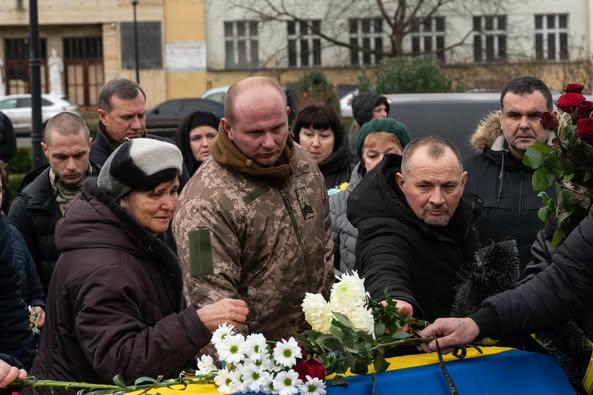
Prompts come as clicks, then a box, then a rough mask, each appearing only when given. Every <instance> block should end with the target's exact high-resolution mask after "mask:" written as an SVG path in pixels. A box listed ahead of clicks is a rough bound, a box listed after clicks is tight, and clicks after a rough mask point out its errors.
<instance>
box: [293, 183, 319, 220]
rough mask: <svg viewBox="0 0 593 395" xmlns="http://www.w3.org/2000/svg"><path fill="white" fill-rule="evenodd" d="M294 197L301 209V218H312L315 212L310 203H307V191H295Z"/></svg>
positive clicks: (303, 189) (301, 189) (300, 189)
mask: <svg viewBox="0 0 593 395" xmlns="http://www.w3.org/2000/svg"><path fill="white" fill-rule="evenodd" d="M296 195H297V200H298V201H299V206H300V207H301V213H302V214H303V218H305V219H311V218H313V217H314V216H315V212H314V211H313V207H312V206H311V202H309V195H307V191H306V190H305V188H299V189H297V190H296Z"/></svg>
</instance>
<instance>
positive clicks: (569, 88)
mask: <svg viewBox="0 0 593 395" xmlns="http://www.w3.org/2000/svg"><path fill="white" fill-rule="evenodd" d="M583 88H584V86H583V85H581V84H568V85H566V88H564V92H566V93H568V92H572V93H583Z"/></svg>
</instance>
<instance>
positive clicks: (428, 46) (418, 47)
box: [411, 16, 445, 62]
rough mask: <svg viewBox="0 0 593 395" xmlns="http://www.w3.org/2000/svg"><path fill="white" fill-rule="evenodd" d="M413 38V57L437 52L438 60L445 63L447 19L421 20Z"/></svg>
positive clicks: (438, 17)
mask: <svg viewBox="0 0 593 395" xmlns="http://www.w3.org/2000/svg"><path fill="white" fill-rule="evenodd" d="M411 36H412V54H413V55H420V54H423V53H430V52H436V57H437V59H439V60H440V61H441V62H444V61H445V51H444V50H445V17H443V16H437V17H430V18H419V19H418V20H417V23H416V26H415V28H414V29H413V30H412V34H411Z"/></svg>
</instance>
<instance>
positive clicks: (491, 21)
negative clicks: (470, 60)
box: [474, 15, 507, 62]
mask: <svg viewBox="0 0 593 395" xmlns="http://www.w3.org/2000/svg"><path fill="white" fill-rule="evenodd" d="M506 30H507V17H506V15H484V16H474V62H494V61H497V60H505V59H506V56H507V31H506Z"/></svg>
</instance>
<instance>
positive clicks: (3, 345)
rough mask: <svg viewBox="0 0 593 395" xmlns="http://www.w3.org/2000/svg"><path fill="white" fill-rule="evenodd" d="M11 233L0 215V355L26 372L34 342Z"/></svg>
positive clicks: (31, 360)
mask: <svg viewBox="0 0 593 395" xmlns="http://www.w3.org/2000/svg"><path fill="white" fill-rule="evenodd" d="M12 232H13V229H11V228H10V225H9V224H8V223H7V222H6V219H5V218H4V216H2V215H0V354H5V355H6V356H9V357H10V358H7V359H9V360H8V361H7V362H9V363H11V364H14V365H16V366H18V367H24V368H26V369H29V368H30V367H31V363H32V362H33V358H34V357H35V341H34V339H33V332H31V329H29V311H28V309H27V302H26V301H25V300H24V298H23V291H22V290H21V287H22V286H23V283H22V280H21V279H20V277H19V272H18V271H19V266H20V265H21V264H23V263H22V262H16V261H15V260H16V259H17V256H16V255H15V249H18V248H19V246H16V245H14V244H13V240H14V237H15V235H13V234H12ZM21 240H22V239H21ZM23 244H24V243H23ZM20 247H22V246H20Z"/></svg>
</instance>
